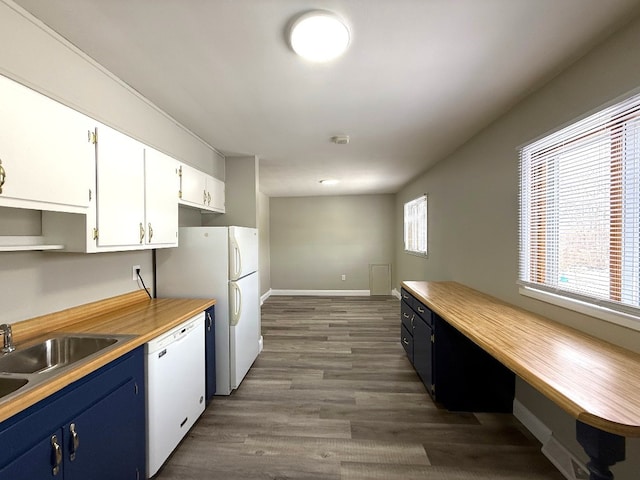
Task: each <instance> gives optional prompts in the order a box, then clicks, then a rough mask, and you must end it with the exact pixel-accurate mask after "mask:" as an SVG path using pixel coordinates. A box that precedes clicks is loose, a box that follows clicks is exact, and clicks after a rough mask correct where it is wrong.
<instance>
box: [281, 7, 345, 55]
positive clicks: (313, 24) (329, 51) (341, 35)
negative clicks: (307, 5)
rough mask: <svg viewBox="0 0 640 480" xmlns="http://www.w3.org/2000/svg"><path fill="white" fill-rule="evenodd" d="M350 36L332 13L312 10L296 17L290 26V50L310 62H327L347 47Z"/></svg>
mask: <svg viewBox="0 0 640 480" xmlns="http://www.w3.org/2000/svg"><path fill="white" fill-rule="evenodd" d="M350 40H351V35H350V32H349V29H348V28H347V26H346V25H345V24H344V22H343V21H342V20H341V19H340V18H339V17H338V16H337V15H336V14H335V13H332V12H327V11H325V10H314V11H312V12H308V13H305V14H304V15H302V16H300V17H298V18H297V19H296V20H295V22H293V24H292V25H291V29H290V31H289V41H290V43H291V48H293V51H294V52H296V53H297V54H298V55H300V56H301V57H303V58H305V59H307V60H310V61H312V62H328V61H329V60H333V59H334V58H337V57H339V56H340V55H342V54H343V53H344V51H345V50H346V49H347V47H348V46H349V41H350Z"/></svg>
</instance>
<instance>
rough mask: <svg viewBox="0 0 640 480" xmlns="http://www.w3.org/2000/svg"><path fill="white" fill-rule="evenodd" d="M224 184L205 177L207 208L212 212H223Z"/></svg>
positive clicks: (215, 179)
mask: <svg viewBox="0 0 640 480" xmlns="http://www.w3.org/2000/svg"><path fill="white" fill-rule="evenodd" d="M224 202H225V192H224V182H223V181H222V180H218V179H217V178H214V177H211V176H207V206H206V208H207V209H209V210H212V211H214V212H219V213H224V212H225V203H224Z"/></svg>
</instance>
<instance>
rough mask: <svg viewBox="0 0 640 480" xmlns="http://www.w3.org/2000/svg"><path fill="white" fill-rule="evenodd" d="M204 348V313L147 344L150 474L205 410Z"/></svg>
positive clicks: (148, 454) (151, 474) (159, 465)
mask: <svg viewBox="0 0 640 480" xmlns="http://www.w3.org/2000/svg"><path fill="white" fill-rule="evenodd" d="M204 349H205V336H204V312H203V313H201V314H198V315H196V316H195V317H193V318H192V319H190V320H187V321H186V322H185V323H183V324H181V325H179V326H177V327H175V328H173V329H172V330H170V331H169V332H167V333H165V334H163V335H161V336H159V337H157V338H154V339H153V340H151V341H150V342H149V343H147V344H146V345H145V350H146V354H147V378H146V380H147V389H146V395H147V475H148V476H149V477H151V476H153V475H155V474H156V473H157V472H158V470H159V469H160V467H161V466H162V464H163V463H164V462H165V460H166V459H167V458H168V457H169V455H170V454H171V452H173V450H174V449H175V448H176V446H177V445H178V443H180V440H182V438H183V437H184V435H185V434H186V433H187V432H188V431H189V429H190V428H191V427H192V426H193V424H194V423H195V421H196V420H197V419H198V417H199V416H200V415H201V414H202V412H204V408H205V401H204V398H205V353H204Z"/></svg>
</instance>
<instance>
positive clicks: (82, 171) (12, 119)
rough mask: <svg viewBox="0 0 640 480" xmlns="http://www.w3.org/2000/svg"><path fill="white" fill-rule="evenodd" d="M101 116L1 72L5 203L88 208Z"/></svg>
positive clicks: (0, 179)
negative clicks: (93, 133)
mask: <svg viewBox="0 0 640 480" xmlns="http://www.w3.org/2000/svg"><path fill="white" fill-rule="evenodd" d="M93 125H95V122H93V121H92V120H91V119H90V118H89V117H86V116H85V115H82V114H81V113H78V112H76V111H75V110H72V109H70V108H68V107H66V106H64V105H62V104H60V103H58V102H56V101H53V100H51V99H50V98H48V97H45V96H44V95H41V94H39V93H37V92H35V91H33V90H31V89H29V88H27V87H24V86H22V85H20V84H18V83H16V82H14V81H12V80H9V79H7V78H6V77H3V76H0V162H2V163H1V165H0V168H1V169H0V184H2V186H1V187H0V189H1V192H0V206H5V207H14V208H31V209H37V210H43V209H48V210H55V211H61V212H75V213H85V212H86V209H87V207H88V205H89V188H90V185H89V184H88V182H87V180H88V178H89V172H90V169H92V168H93V145H92V144H91V143H90V142H89V141H88V140H89V139H88V136H87V132H88V131H89V130H90V129H91V128H93Z"/></svg>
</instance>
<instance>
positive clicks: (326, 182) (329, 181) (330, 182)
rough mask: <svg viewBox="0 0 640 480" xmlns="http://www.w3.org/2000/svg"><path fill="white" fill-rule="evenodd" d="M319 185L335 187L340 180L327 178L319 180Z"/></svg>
mask: <svg viewBox="0 0 640 480" xmlns="http://www.w3.org/2000/svg"><path fill="white" fill-rule="evenodd" d="M318 183H319V184H320V185H337V184H338V183H340V180H335V179H333V178H327V179H325V180H320V181H319V182H318Z"/></svg>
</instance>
